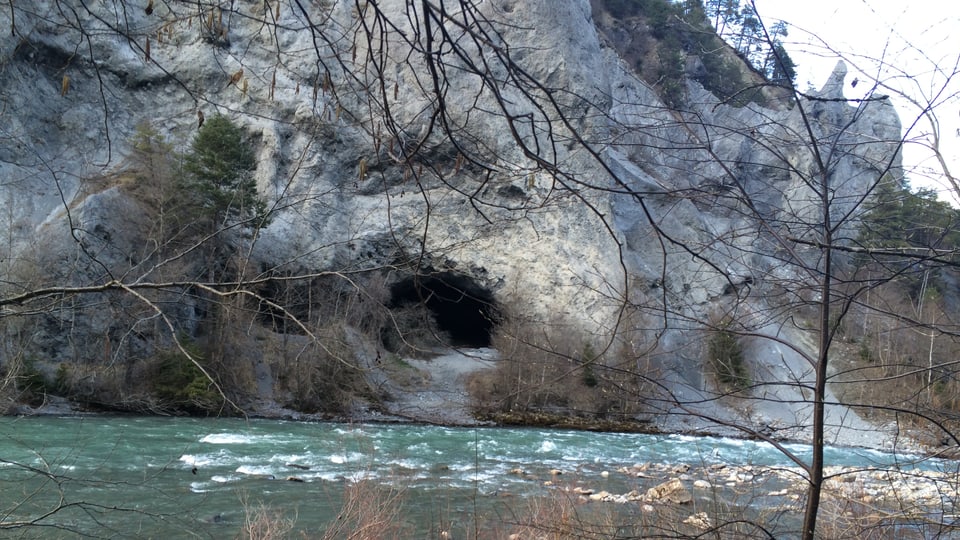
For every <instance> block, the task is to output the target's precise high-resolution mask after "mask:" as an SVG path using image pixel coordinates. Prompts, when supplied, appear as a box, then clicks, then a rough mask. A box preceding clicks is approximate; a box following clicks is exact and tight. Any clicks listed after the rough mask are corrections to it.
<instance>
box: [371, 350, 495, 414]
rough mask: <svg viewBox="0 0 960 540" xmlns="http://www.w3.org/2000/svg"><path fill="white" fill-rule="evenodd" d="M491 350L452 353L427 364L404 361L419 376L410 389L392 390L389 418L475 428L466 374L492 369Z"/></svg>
mask: <svg viewBox="0 0 960 540" xmlns="http://www.w3.org/2000/svg"><path fill="white" fill-rule="evenodd" d="M495 358H496V351H494V350H492V349H459V350H451V351H449V352H447V353H445V354H442V355H440V356H437V357H435V358H432V359H430V360H417V359H412V358H405V359H404V362H405V363H407V364H409V365H410V367H412V368H413V369H416V370H417V371H418V372H419V373H420V375H421V376H422V382H421V384H416V385H412V386H413V387H412V388H410V387H400V386H394V387H393V388H391V389H390V393H391V397H392V399H391V400H390V401H389V402H387V403H386V405H387V410H388V411H389V412H390V413H391V414H395V415H397V416H401V417H404V418H409V419H412V420H421V421H424V422H436V423H443V424H474V423H476V421H475V420H474V418H473V415H472V414H471V413H470V407H469V403H470V398H469V396H468V395H467V391H466V378H467V376H468V375H469V374H471V373H474V372H476V371H479V370H483V369H490V368H491V367H493V365H494V362H493V361H494V360H495Z"/></svg>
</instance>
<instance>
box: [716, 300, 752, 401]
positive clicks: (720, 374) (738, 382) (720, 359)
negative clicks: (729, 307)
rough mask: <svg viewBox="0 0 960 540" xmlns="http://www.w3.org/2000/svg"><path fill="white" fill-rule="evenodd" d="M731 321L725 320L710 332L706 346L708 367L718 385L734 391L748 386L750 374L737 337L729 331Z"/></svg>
mask: <svg viewBox="0 0 960 540" xmlns="http://www.w3.org/2000/svg"><path fill="white" fill-rule="evenodd" d="M731 324H732V321H731V320H730V319H728V318H725V319H723V320H721V321H720V323H719V324H718V325H717V326H716V328H715V329H714V330H713V331H712V336H711V337H710V342H709V344H708V354H709V355H710V358H709V360H710V367H711V368H712V369H713V371H714V373H715V374H716V377H717V381H719V382H720V384H722V385H724V386H726V387H728V388H730V389H732V390H735V391H740V390H744V389H746V388H747V387H749V386H750V384H751V380H750V373H749V370H748V369H747V364H746V362H745V360H744V358H743V347H742V346H741V345H740V340H739V337H738V336H737V334H736V333H735V332H733V331H732V330H731V329H730V326H731Z"/></svg>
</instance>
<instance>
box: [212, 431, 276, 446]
mask: <svg viewBox="0 0 960 540" xmlns="http://www.w3.org/2000/svg"><path fill="white" fill-rule="evenodd" d="M200 442H202V443H208V444H254V443H258V442H263V441H262V440H261V439H260V438H259V437H255V436H251V435H244V434H242V433H211V434H210V435H207V436H205V437H203V438H201V439H200Z"/></svg>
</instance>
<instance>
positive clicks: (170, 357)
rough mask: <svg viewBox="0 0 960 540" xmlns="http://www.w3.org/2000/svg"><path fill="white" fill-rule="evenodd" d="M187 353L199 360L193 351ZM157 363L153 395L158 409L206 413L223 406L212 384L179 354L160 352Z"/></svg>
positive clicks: (187, 359)
mask: <svg viewBox="0 0 960 540" xmlns="http://www.w3.org/2000/svg"><path fill="white" fill-rule="evenodd" d="M189 349H193V347H190V348H189ZM189 349H188V350H189ZM189 352H190V354H191V355H192V356H193V357H194V358H199V355H198V354H197V353H196V352H195V351H194V350H190V351H189ZM157 360H158V361H157V371H156V374H155V375H154V377H153V394H154V395H155V396H156V397H157V398H158V399H159V400H160V401H161V406H163V407H165V408H170V409H173V410H175V411H180V412H187V413H208V412H211V411H215V410H217V409H219V408H220V406H221V405H222V404H223V396H221V395H220V392H219V391H218V390H217V387H216V385H214V384H213V381H211V380H210V379H209V377H207V375H205V374H204V373H203V371H202V370H201V369H200V367H199V366H198V365H197V364H196V363H194V362H193V360H191V359H189V358H187V357H186V356H184V354H183V353H182V352H181V351H179V350H177V349H174V350H170V351H165V352H162V353H160V355H159V356H158V359H157Z"/></svg>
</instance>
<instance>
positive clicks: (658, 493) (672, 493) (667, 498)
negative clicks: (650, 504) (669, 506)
mask: <svg viewBox="0 0 960 540" xmlns="http://www.w3.org/2000/svg"><path fill="white" fill-rule="evenodd" d="M646 498H647V500H650V501H662V502H669V503H674V504H687V503H689V502H692V501H693V495H691V494H690V491H689V490H688V489H687V488H686V486H684V485H683V482H682V481H681V480H680V479H679V478H673V479H671V480H668V481H666V482H664V483H662V484H660V485H658V486H654V487H652V488H650V489H648V490H647V495H646Z"/></svg>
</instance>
